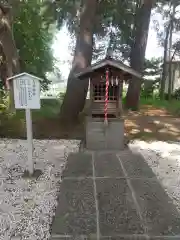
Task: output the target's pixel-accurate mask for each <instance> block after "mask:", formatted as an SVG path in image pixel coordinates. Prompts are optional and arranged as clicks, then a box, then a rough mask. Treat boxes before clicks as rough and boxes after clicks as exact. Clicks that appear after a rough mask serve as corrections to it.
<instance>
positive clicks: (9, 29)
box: [0, 4, 19, 81]
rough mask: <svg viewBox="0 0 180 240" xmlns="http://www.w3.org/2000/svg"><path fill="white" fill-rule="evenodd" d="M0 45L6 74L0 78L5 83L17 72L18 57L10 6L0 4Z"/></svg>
mask: <svg viewBox="0 0 180 240" xmlns="http://www.w3.org/2000/svg"><path fill="white" fill-rule="evenodd" d="M0 44H1V49H2V51H3V55H4V57H5V65H6V74H5V75H4V76H1V77H2V79H3V80H4V81H6V79H7V78H9V77H12V76H13V74H16V73H18V72H19V57H18V52H17V48H16V44H15V41H14V36H13V14H12V10H11V7H10V6H7V5H3V4H0ZM3 64H4V63H3ZM0 74H1V73H0Z"/></svg>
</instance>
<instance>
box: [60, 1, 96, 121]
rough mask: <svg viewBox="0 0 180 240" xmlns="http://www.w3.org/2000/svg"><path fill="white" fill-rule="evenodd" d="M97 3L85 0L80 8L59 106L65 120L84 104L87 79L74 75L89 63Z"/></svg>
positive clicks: (73, 116) (69, 118)
mask: <svg viewBox="0 0 180 240" xmlns="http://www.w3.org/2000/svg"><path fill="white" fill-rule="evenodd" d="M97 4H98V0H86V1H85V2H84V5H83V6H82V9H81V14H80V26H79V32H78V35H77V40H76V47H75V52H74V59H73V63H72V69H71V71H70V73H69V77H68V83H67V90H66V94H65V97H64V101H63V104H62V107H61V118H62V119H63V120H65V121H66V122H67V121H71V120H72V121H73V120H75V119H77V117H78V115H79V113H80V112H81V111H82V110H83V108H84V105H85V100H86V95H87V91H88V85H89V80H88V79H86V80H84V81H80V80H79V79H77V78H75V77H74V75H75V74H77V73H78V72H81V71H82V70H83V69H85V68H86V67H88V66H89V65H90V64H91V60H92V51H93V31H94V24H95V18H96V10H97Z"/></svg>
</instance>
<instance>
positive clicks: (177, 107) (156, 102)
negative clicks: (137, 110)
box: [140, 98, 180, 115]
mask: <svg viewBox="0 0 180 240" xmlns="http://www.w3.org/2000/svg"><path fill="white" fill-rule="evenodd" d="M140 104H141V106H142V105H150V106H152V107H157V108H161V109H166V110H167V111H169V112H170V113H172V114H175V115H179V114H180V101H179V100H171V101H167V100H160V99H153V98H149V99H144V98H141V100H140Z"/></svg>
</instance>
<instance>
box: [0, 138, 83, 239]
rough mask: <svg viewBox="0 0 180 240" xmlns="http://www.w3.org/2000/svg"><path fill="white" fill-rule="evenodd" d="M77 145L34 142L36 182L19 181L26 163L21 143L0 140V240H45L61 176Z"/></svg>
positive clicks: (51, 141) (76, 142)
mask: <svg viewBox="0 0 180 240" xmlns="http://www.w3.org/2000/svg"><path fill="white" fill-rule="evenodd" d="M78 147H79V141H67V140H59V141H56V140H43V141H38V140H35V141H34V148H35V151H34V156H35V157H34V161H35V163H36V164H35V168H37V169H41V170H42V172H43V174H42V175H41V176H40V177H39V178H38V179H37V180H35V179H34V180H33V179H31V180H30V179H24V178H22V175H23V172H24V170H25V168H26V163H27V145H26V141H25V140H7V139H5V140H4V139H3V140H0V240H10V239H12V240H13V239H21V240H25V239H26V240H27V239H29V240H46V239H49V237H50V234H49V229H50V224H51V222H52V218H53V215H54V210H55V208H56V205H57V200H56V198H57V194H58V186H59V183H60V182H61V173H62V170H63V168H64V166H65V163H66V159H67V156H68V154H69V153H70V152H74V151H78Z"/></svg>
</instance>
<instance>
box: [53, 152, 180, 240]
mask: <svg viewBox="0 0 180 240" xmlns="http://www.w3.org/2000/svg"><path fill="white" fill-rule="evenodd" d="M64 239H69V240H73V239H74V240H81V239H82V240H83V239H88V240H90V239H92V240H110V239H111V240H141V239H145V240H146V239H149V240H161V239H163V240H165V239H168V240H173V239H180V213H178V211H177V210H176V207H175V206H174V205H173V203H172V201H171V200H170V199H169V197H168V195H167V194H166V193H165V191H164V189H163V188H162V186H161V185H160V183H159V182H158V180H157V179H156V177H155V175H154V174H153V172H152V170H151V169H150V168H149V166H148V165H147V163H146V162H145V160H144V159H143V157H142V156H140V155H138V154H135V153H132V152H131V151H130V150H125V151H122V152H120V153H110V152H109V153H108V152H104V153H103V152H93V153H76V154H72V155H70V156H69V159H68V163H67V166H66V169H65V171H64V175H63V181H62V184H61V191H60V195H59V203H58V207H57V209H56V216H55V219H54V221H53V225H52V238H51V240H64Z"/></svg>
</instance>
